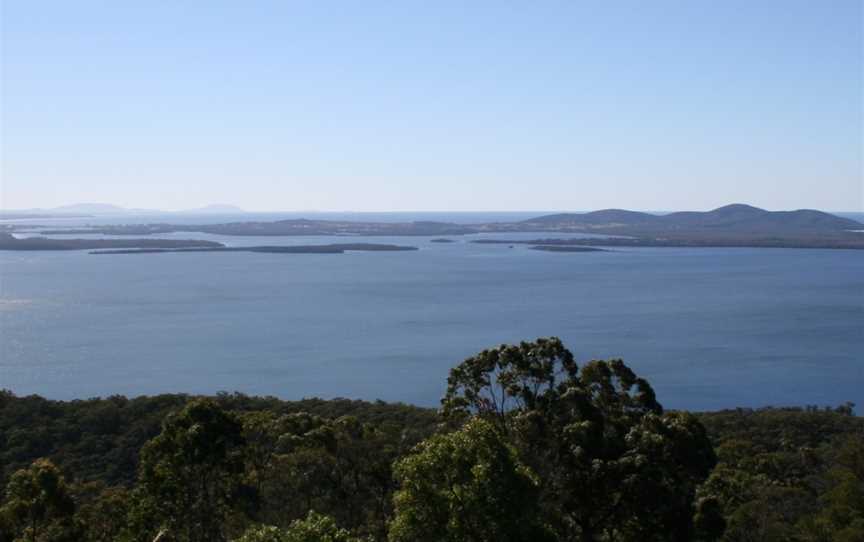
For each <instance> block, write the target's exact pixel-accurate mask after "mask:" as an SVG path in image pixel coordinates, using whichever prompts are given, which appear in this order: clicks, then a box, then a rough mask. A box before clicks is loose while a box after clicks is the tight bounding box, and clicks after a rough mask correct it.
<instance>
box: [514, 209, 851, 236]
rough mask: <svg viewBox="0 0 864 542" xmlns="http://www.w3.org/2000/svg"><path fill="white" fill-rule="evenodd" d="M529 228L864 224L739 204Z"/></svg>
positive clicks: (584, 216) (577, 216) (835, 228)
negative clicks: (702, 210) (708, 209)
mask: <svg viewBox="0 0 864 542" xmlns="http://www.w3.org/2000/svg"><path fill="white" fill-rule="evenodd" d="M521 224H523V225H525V226H532V225H537V226H542V227H543V228H544V229H548V228H550V227H554V228H571V229H578V228H584V229H591V230H597V229H609V230H613V229H622V230H623V229H626V230H627V231H628V233H635V232H636V231H639V232H653V233H656V232H663V231H670V232H675V231H684V230H686V231H690V232H696V231H700V230H710V231H723V232H730V233H732V232H736V233H741V232H752V233H756V232H771V233H776V232H795V233H800V232H845V231H848V230H854V229H860V228H861V227H862V224H861V223H860V222H857V221H855V220H852V219H849V218H843V217H839V216H836V215H832V214H830V213H826V212H823V211H816V210H813V209H799V210H796V211H766V210H765V209H760V208H758V207H753V206H751V205H745V204H741V203H736V204H732V205H725V206H723V207H718V208H717V209H714V210H711V211H704V212H700V211H679V212H675V213H669V214H667V215H652V214H649V213H641V212H636V211H627V210H622V209H606V210H603V211H594V212H591V213H564V214H554V215H546V216H541V217H537V218H532V219H529V220H525V221H523V222H522V223H521Z"/></svg>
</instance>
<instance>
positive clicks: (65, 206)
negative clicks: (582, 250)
mask: <svg viewBox="0 0 864 542" xmlns="http://www.w3.org/2000/svg"><path fill="white" fill-rule="evenodd" d="M738 204H743V205H751V204H750V203H747V202H730V203H726V204H723V205H718V206H716V207H709V208H704V209H691V208H682V209H672V208H665V209H664V208H658V209H632V208H628V209H624V208H623V207H604V208H597V209H564V208H551V207H550V208H547V209H486V210H482V209H463V210H456V211H453V210H449V209H424V210H417V209H387V210H381V209H368V210H360V209H275V208H274V209H263V210H259V209H245V208H242V207H240V206H239V205H234V204H231V203H205V204H199V205H194V206H191V207H185V208H182V209H164V208H149V207H142V206H140V205H133V206H130V207H126V206H122V205H116V204H113V203H109V202H96V201H89V202H87V201H82V202H78V203H67V204H61V205H57V206H54V207H38V206H37V207H28V208H6V207H0V212H13V213H15V212H60V211H63V210H66V209H68V208H75V207H82V206H91V205H94V206H102V205H105V206H110V207H117V208H118V212H124V213H129V214H134V213H135V212H146V213H195V212H205V211H206V212H209V213H212V214H220V213H222V211H221V210H210V209H209V208H210V207H223V206H224V207H235V208H236V209H226V211H225V214H231V213H243V214H280V213H285V214H297V213H309V214H388V213H392V214H448V213H452V214H462V213H464V214H472V213H473V214H495V213H501V214H508V213H513V214H530V213H590V212H592V211H603V210H610V209H622V210H628V211H637V212H643V213H668V212H676V211H711V210H714V209H717V208H720V207H725V206H727V205H738ZM754 207H759V206H758V205H754ZM759 208H761V209H765V210H767V211H797V210H802V209H815V210H818V211H823V212H827V213H832V214H836V213H841V214H864V209H816V208H815V207H798V208H785V209H784V208H778V209H770V208H764V207H759ZM67 212H69V211H67ZM80 212H86V211H80ZM91 212H93V213H96V214H99V212H98V211H91ZM104 212H105V213H106V214H107V213H109V212H110V211H104Z"/></svg>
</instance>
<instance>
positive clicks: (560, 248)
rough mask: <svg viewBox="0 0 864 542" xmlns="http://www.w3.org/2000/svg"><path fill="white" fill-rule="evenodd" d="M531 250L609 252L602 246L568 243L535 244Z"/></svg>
mask: <svg viewBox="0 0 864 542" xmlns="http://www.w3.org/2000/svg"><path fill="white" fill-rule="evenodd" d="M530 248H531V250H542V251H544V252H609V251H608V250H603V249H602V248H594V247H580V246H568V245H534V246H532V247H530Z"/></svg>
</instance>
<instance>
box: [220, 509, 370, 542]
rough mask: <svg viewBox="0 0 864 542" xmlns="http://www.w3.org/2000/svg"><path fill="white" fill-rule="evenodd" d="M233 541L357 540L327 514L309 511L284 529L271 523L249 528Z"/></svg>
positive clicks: (309, 541)
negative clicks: (302, 517)
mask: <svg viewBox="0 0 864 542" xmlns="http://www.w3.org/2000/svg"><path fill="white" fill-rule="evenodd" d="M235 542H359V540H358V539H356V538H353V537H352V536H351V533H349V532H348V531H346V530H345V529H341V528H339V527H338V526H337V525H336V521H334V520H333V518H331V517H329V516H324V515H321V514H317V513H315V512H309V514H308V515H307V516H306V517H305V518H304V519H298V520H294V521H293V522H291V525H290V526H288V528H286V529H280V528H279V527H274V526H272V525H262V526H257V527H251V528H249V529H248V530H247V531H246V532H245V533H244V534H243V536H242V537H240V538H238V539H237V540H236V541H235Z"/></svg>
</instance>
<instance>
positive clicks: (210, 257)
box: [0, 220, 864, 411]
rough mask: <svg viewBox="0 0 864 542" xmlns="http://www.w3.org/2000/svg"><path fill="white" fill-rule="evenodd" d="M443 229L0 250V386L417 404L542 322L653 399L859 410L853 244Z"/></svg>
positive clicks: (862, 360)
mask: <svg viewBox="0 0 864 542" xmlns="http://www.w3.org/2000/svg"><path fill="white" fill-rule="evenodd" d="M125 221H126V222H129V220H125ZM175 221H176V220H175ZM41 222H43V223H44V222H45V221H41ZM173 237H185V238H210V239H216V240H220V241H222V242H226V243H228V244H232V245H241V244H246V245H250V244H252V245H254V244H309V243H318V242H334V241H335V240H337V239H336V238H267V239H266V243H264V242H262V240H261V239H254V238H230V237H220V236H205V235H199V234H188V233H186V234H180V235H175V236H173ZM485 237H489V236H485ZM506 237H508V238H511V237H513V235H507V236H506ZM528 237H529V238H530V237H536V235H528ZM357 239H358V240H364V238H357ZM457 239H458V242H456V243H452V244H436V243H430V242H429V241H428V239H423V238H421V239H417V238H380V237H376V238H373V239H370V240H371V241H374V242H394V243H399V244H410V245H414V246H419V247H420V248H421V250H420V251H417V252H405V253H352V254H345V255H313V254H304V255H284V254H253V253H225V254H220V253H210V254H148V255H116V256H91V255H88V254H86V252H41V253H35V252H34V253H13V252H0V388H9V389H11V390H13V391H14V392H16V393H18V394H28V393H39V394H42V395H45V396H48V397H52V398H63V399H69V398H82V397H90V396H97V395H108V394H114V393H122V394H127V395H138V394H153V393H160V392H181V391H182V392H192V393H199V392H200V393H212V392H215V391H219V390H239V391H242V392H245V393H249V394H272V395H277V396H280V397H283V398H299V397H306V396H323V397H334V396H343V397H351V398H363V399H379V398H380V399H384V400H401V401H407V402H412V403H418V404H423V405H434V404H436V403H437V400H438V398H439V397H440V395H441V393H442V391H443V389H444V385H445V379H446V376H447V371H448V369H449V368H450V367H451V366H452V365H454V364H456V363H458V362H459V361H461V360H462V359H463V358H465V357H466V356H469V355H471V354H472V353H474V352H476V351H479V350H480V349H482V348H484V347H487V346H491V345H495V344H497V343H501V342H512V341H518V340H520V339H531V338H535V337H538V336H547V335H558V336H560V337H562V338H563V339H564V340H565V342H566V343H567V345H568V346H569V347H570V348H571V349H572V350H573V352H574V353H575V354H576V356H577V358H578V359H580V360H582V361H584V360H587V359H591V358H609V357H621V358H624V359H625V361H626V362H627V363H628V364H630V365H631V366H632V367H634V368H635V369H636V370H637V372H639V373H640V374H641V375H643V376H646V377H647V378H648V379H649V380H650V381H651V383H652V384H653V385H654V386H655V388H656V389H657V391H658V396H659V398H660V400H661V402H663V403H664V404H665V405H666V406H668V407H675V408H692V409H713V408H721V407H733V406H760V405H767V404H811V403H818V404H838V403H840V402H843V401H847V400H851V401H855V402H856V403H858V404H859V405H864V391H862V386H861V384H862V383H864V253H861V252H857V251H841V250H836V251H832V250H778V249H774V250H771V249H673V248H663V249H621V250H617V251H614V252H608V253H584V254H579V253H573V254H556V253H543V252H536V251H531V250H527V249H526V248H525V247H519V246H517V247H516V248H512V249H511V248H508V247H507V246H506V245H494V246H491V245H477V244H470V243H467V242H465V241H466V240H467V238H465V239H461V238H457ZM338 240H344V238H339V239H338ZM860 410H861V409H860V408H859V411H860Z"/></svg>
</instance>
